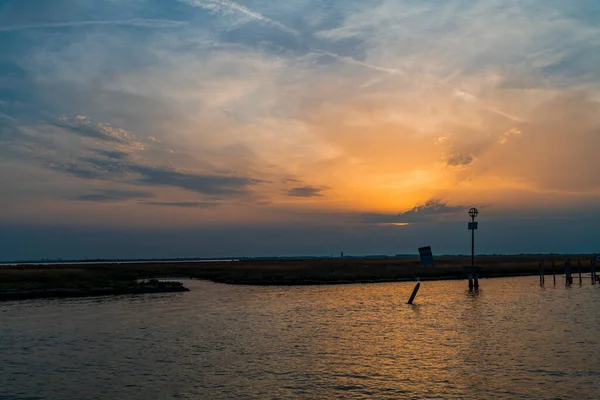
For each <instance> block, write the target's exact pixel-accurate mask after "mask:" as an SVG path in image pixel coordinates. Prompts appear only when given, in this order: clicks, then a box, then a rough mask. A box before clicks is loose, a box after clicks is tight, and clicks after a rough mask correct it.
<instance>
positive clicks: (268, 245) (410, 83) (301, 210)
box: [0, 0, 600, 260]
mask: <svg viewBox="0 0 600 400" xmlns="http://www.w3.org/2000/svg"><path fill="white" fill-rule="evenodd" d="M599 22H600V3H598V2H597V1H595V0H581V1H577V2H573V1H565V0H561V1H557V0H528V1H523V0H519V1H517V0H502V1H500V0H445V1H441V0H419V1H417V0H410V1H409V0H344V1H333V0H289V1H278V2H275V1H266V0H245V1H242V0H238V1H231V0H53V1H52V2H49V1H47V0H0V186H1V187H2V191H1V192H0V193H1V196H0V210H1V212H0V227H1V229H0V260H15V259H40V258H57V257H62V258H84V257H90V258H157V257H158V258H163V257H164V258H166V257H228V256H276V255H339V254H340V252H344V253H345V254H348V255H358V254H390V255H393V254H399V253H416V251H417V248H418V247H420V246H425V245H431V246H432V248H433V253H434V255H435V254H468V253H469V252H470V239H471V238H470V233H469V231H468V230H467V222H468V221H469V216H468V215H467V211H468V209H469V208H470V207H473V206H475V207H477V208H478V209H479V216H478V221H479V230H478V231H477V239H476V251H477V252H479V253H502V254H515V253H551V252H552V253H592V252H595V251H596V252H599V251H600V243H599V242H598V238H599V237H600V235H599V234H600V174H598V171H599V170H600V164H599V162H600V158H599V157H598V156H597V154H598V151H599V149H600V69H599V68H598V65H600V23H599Z"/></svg>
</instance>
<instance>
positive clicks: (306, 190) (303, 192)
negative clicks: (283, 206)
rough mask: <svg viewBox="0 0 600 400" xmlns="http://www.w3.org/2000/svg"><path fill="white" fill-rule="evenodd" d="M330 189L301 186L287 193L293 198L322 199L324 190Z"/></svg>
mask: <svg viewBox="0 0 600 400" xmlns="http://www.w3.org/2000/svg"><path fill="white" fill-rule="evenodd" d="M327 189H329V188H328V187H326V186H318V187H317V186H300V187H295V188H291V189H289V190H288V191H287V195H288V196H291V197H321V196H323V194H322V193H321V192H322V191H324V190H327Z"/></svg>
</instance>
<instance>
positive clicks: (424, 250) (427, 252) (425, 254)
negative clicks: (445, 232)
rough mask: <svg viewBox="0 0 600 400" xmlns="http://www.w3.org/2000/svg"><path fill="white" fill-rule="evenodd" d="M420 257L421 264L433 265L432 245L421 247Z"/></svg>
mask: <svg viewBox="0 0 600 400" xmlns="http://www.w3.org/2000/svg"><path fill="white" fill-rule="evenodd" d="M419 257H420V258H421V265H433V253H432V252H431V247H430V246H426V247H419Z"/></svg>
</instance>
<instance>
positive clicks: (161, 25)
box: [0, 18, 187, 32]
mask: <svg viewBox="0 0 600 400" xmlns="http://www.w3.org/2000/svg"><path fill="white" fill-rule="evenodd" d="M94 25H107V26H120V25H122V26H132V27H139V28H153V29H165V28H179V27H181V26H184V25H187V22H186V21H172V20H165V19H141V18H137V19H129V20H88V21H69V22H53V23H40V24H25V25H8V26H2V27H0V32H15V31H25V30H33V29H59V28H76V27H88V26H94Z"/></svg>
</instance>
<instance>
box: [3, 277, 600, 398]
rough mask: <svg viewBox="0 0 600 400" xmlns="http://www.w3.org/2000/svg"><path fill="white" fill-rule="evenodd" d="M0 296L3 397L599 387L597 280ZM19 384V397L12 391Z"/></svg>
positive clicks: (207, 286) (399, 393)
mask: <svg viewBox="0 0 600 400" xmlns="http://www.w3.org/2000/svg"><path fill="white" fill-rule="evenodd" d="M186 285H187V286H189V287H191V288H192V291H191V292H188V293H183V294H168V295H151V296H131V297H127V296H123V297H114V298H106V299H76V300H58V301H37V302H21V303H11V304H8V303H3V304H0V316H2V322H3V324H2V326H3V329H2V331H1V332H0V365H3V366H6V367H5V369H4V370H3V372H4V371H5V373H3V379H4V381H3V382H2V387H3V388H4V389H3V390H5V392H6V393H8V395H9V398H11V399H17V398H25V397H28V396H29V397H33V396H40V397H56V398H61V399H78V398H89V397H94V398H98V399H113V398H128V399H152V398H211V399H218V398H344V397H346V398H407V397H408V398H457V397H462V398H469V399H472V398H478V399H481V398H490V399H492V398H494V399H496V398H520V397H525V396H530V397H533V398H545V397H557V398H586V397H587V398H595V397H594V396H596V394H597V393H598V390H600V387H599V382H600V379H599V378H600V365H599V364H598V357H597V356H596V354H597V349H598V345H599V344H600V340H599V338H598V336H597V327H598V323H599V322H600V313H598V312H597V310H598V301H599V300H600V297H599V293H600V292H599V291H598V289H599V288H598V287H597V286H591V285H587V286H586V285H583V286H582V287H570V288H565V287H564V286H562V285H557V286H556V287H554V286H548V285H546V288H545V289H543V290H542V289H541V288H540V287H539V282H538V281H537V277H530V278H506V279H505V278H503V279H494V280H481V281H480V285H481V288H480V290H479V291H477V292H475V291H469V290H468V289H467V287H466V286H467V283H466V281H436V282H422V284H421V289H420V291H419V293H418V295H417V297H416V299H415V304H414V305H412V306H411V305H407V304H406V301H407V300H408V297H409V296H410V294H411V292H412V289H413V287H414V283H413V282H407V283H386V284H364V285H337V286H312V287H250V286H229V285H221V284H213V283H208V282H201V281H192V282H189V283H186ZM10 396H12V397H10Z"/></svg>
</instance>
